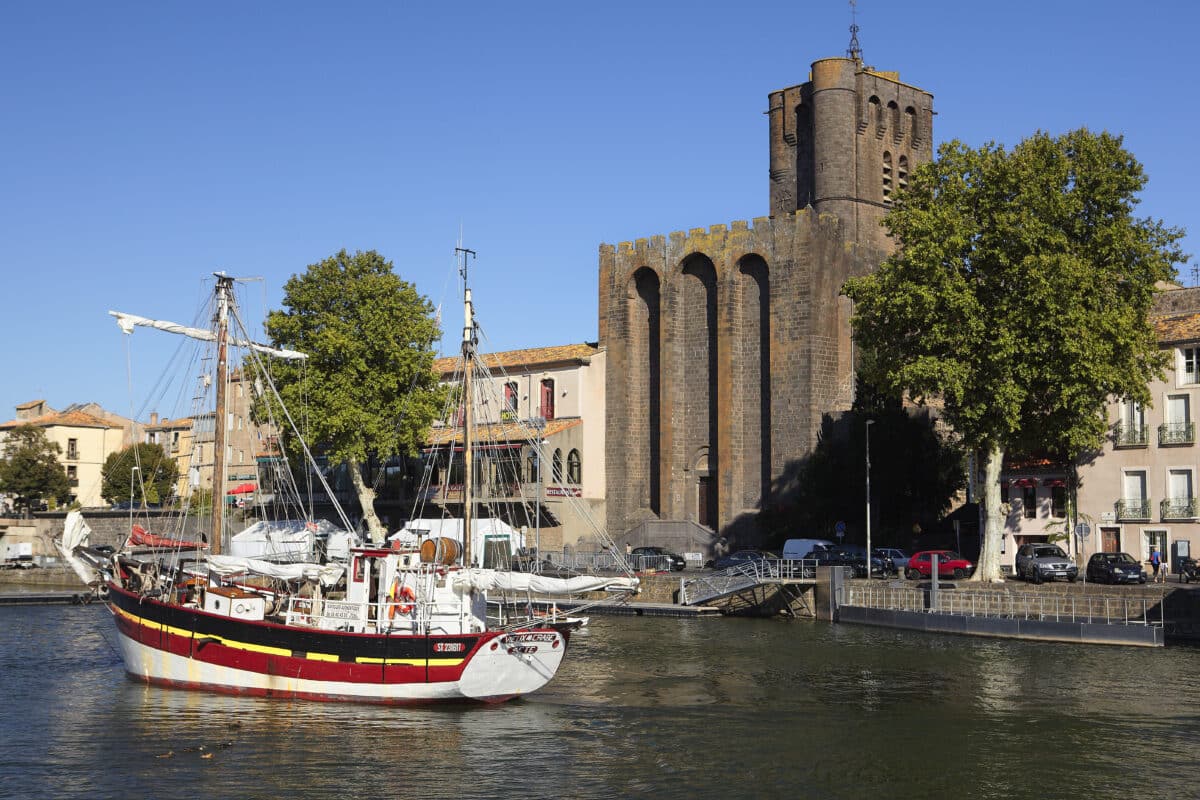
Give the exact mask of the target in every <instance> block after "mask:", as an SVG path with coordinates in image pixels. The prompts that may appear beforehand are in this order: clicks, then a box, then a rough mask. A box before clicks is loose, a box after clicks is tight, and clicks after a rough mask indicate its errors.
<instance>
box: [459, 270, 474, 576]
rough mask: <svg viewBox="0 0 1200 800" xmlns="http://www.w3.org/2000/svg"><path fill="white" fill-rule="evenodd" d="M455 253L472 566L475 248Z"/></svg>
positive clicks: (466, 554) (466, 528) (466, 561)
mask: <svg viewBox="0 0 1200 800" xmlns="http://www.w3.org/2000/svg"><path fill="white" fill-rule="evenodd" d="M454 252H455V254H457V255H459V256H461V257H462V266H460V267H459V269H458V273H459V274H460V275H462V279H463V338H462V354H463V566H465V567H470V566H473V564H472V559H473V558H474V553H472V552H471V549H472V548H471V540H472V539H474V538H475V537H474V536H473V532H472V530H471V517H472V512H473V511H474V508H473V506H472V504H473V502H474V498H475V475H474V472H475V453H474V450H473V446H474V442H473V441H472V438H471V428H472V426H473V425H474V422H475V419H474V417H475V413H474V411H473V410H472V408H471V407H472V406H473V405H474V402H473V399H474V398H473V397H472V392H473V388H472V386H471V371H472V369H474V363H475V344H476V341H477V340H476V336H475V309H474V308H473V307H472V306H471V287H470V285H469V284H468V283H467V256H474V255H475V251H474V250H467V249H466V248H464V247H456V248H454Z"/></svg>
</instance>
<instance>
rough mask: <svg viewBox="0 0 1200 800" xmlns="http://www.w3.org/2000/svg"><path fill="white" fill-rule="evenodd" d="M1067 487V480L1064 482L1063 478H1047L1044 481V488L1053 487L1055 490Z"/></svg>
mask: <svg viewBox="0 0 1200 800" xmlns="http://www.w3.org/2000/svg"><path fill="white" fill-rule="evenodd" d="M1066 485H1067V482H1066V481H1065V480H1063V479H1062V478H1046V479H1045V480H1043V481H1042V486H1053V487H1055V488H1061V487H1063V486H1066Z"/></svg>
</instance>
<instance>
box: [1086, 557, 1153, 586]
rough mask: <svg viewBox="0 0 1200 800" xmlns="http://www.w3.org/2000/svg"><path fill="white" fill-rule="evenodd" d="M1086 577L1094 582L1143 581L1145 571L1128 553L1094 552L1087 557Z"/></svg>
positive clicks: (1144, 579)
mask: <svg viewBox="0 0 1200 800" xmlns="http://www.w3.org/2000/svg"><path fill="white" fill-rule="evenodd" d="M1087 579H1088V580H1089V581H1095V582H1096V583H1145V582H1146V573H1145V572H1142V565H1141V564H1139V563H1138V562H1137V560H1135V559H1134V557H1133V556H1131V555H1129V553H1096V554H1095V555H1093V556H1092V557H1091V558H1090V559H1088V563H1087Z"/></svg>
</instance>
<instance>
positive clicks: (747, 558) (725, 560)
mask: <svg viewBox="0 0 1200 800" xmlns="http://www.w3.org/2000/svg"><path fill="white" fill-rule="evenodd" d="M770 557H771V554H770V553H765V552H763V551H762V550H752V549H744V550H734V551H733V552H732V553H730V554H729V555H725V556H721V557H720V558H717V559H714V560H713V561H710V562H709V563H710V564H711V565H712V568H713V569H729V568H730V567H737V566H740V565H742V564H749V563H750V562H752V561H762V560H764V559H767V558H770Z"/></svg>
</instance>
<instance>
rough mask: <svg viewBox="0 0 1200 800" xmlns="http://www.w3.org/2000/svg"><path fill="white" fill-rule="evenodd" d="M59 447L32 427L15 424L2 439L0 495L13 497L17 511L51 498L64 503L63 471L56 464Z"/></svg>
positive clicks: (66, 490)
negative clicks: (7, 494) (4, 494)
mask: <svg viewBox="0 0 1200 800" xmlns="http://www.w3.org/2000/svg"><path fill="white" fill-rule="evenodd" d="M61 452H62V448H60V447H59V446H58V444H57V443H55V442H52V441H50V440H49V439H48V438H47V437H46V432H45V431H44V430H42V429H41V428H39V427H37V426H36V425H18V426H17V427H15V428H13V429H12V430H11V431H9V432H8V436H6V437H5V439H4V454H3V458H2V459H0V492H8V493H10V494H13V495H16V498H17V499H16V504H17V507H18V508H29V507H30V506H32V504H33V503H34V502H36V501H40V500H49V499H51V498H53V499H54V500H56V501H58V502H59V503H65V502H66V501H67V498H68V497H70V495H71V482H70V481H69V480H68V479H67V471H66V470H65V469H64V468H63V465H62V464H61V463H59V460H58V456H59V453H61Z"/></svg>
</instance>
